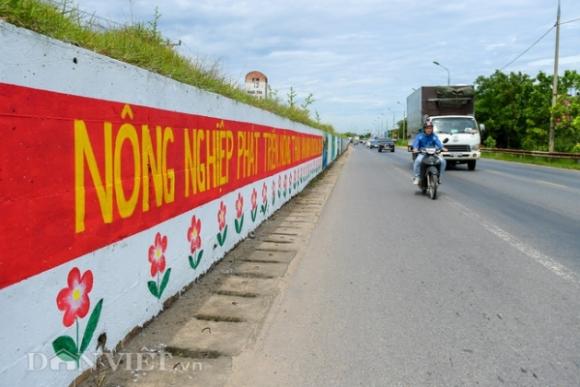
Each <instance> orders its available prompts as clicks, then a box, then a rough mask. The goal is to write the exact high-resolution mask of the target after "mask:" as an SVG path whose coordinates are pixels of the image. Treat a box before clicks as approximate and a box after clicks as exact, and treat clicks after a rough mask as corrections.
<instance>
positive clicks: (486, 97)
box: [475, 71, 580, 151]
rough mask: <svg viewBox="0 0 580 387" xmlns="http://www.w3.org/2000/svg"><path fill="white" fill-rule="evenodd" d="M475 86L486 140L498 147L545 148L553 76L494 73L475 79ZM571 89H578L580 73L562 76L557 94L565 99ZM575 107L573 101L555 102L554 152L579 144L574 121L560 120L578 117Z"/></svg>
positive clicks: (476, 109) (480, 120) (561, 99)
mask: <svg viewBox="0 0 580 387" xmlns="http://www.w3.org/2000/svg"><path fill="white" fill-rule="evenodd" d="M475 86H476V96H475V98H476V100H475V112H476V117H477V119H478V120H479V122H482V123H484V124H485V126H486V127H487V133H486V135H487V137H491V138H493V139H495V140H496V142H497V146H498V147H500V148H523V149H529V150H547V149H548V129H549V126H550V114H551V112H552V110H551V94H552V76H549V75H546V74H545V73H543V72H540V73H538V75H537V76H536V77H534V78H532V77H530V76H529V75H527V74H522V73H510V74H504V73H502V72H501V71H496V72H495V73H493V74H492V75H491V76H489V77H485V76H480V77H478V78H477V79H476V81H475ZM571 87H576V88H580V74H578V73H577V72H576V71H566V72H565V73H564V76H562V77H561V81H560V82H559V86H558V94H559V95H560V96H564V95H565V94H566V90H567V89H568V88H571ZM565 101H568V102H565ZM564 103H566V104H567V105H565V106H564V105H562V104H564ZM574 106H575V100H574V99H572V100H571V99H569V98H560V99H559V100H558V105H557V106H556V109H555V110H554V114H555V115H556V114H558V115H559V116H561V118H560V121H559V123H557V126H556V150H560V151H565V150H569V149H572V148H574V146H576V143H577V142H578V141H579V140H578V136H579V134H578V129H577V128H576V127H575V126H574V120H573V119H571V120H564V119H563V118H562V117H564V116H574V114H577V113H574V112H575V110H574V109H575V107H574Z"/></svg>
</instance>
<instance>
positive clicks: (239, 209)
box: [236, 193, 244, 219]
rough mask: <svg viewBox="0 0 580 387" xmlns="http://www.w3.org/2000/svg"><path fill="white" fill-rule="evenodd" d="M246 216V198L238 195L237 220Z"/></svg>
mask: <svg viewBox="0 0 580 387" xmlns="http://www.w3.org/2000/svg"><path fill="white" fill-rule="evenodd" d="M243 214H244V198H243V197H242V194H241V193H238V198H237V199H236V218H238V219H239V218H241V217H242V215H243Z"/></svg>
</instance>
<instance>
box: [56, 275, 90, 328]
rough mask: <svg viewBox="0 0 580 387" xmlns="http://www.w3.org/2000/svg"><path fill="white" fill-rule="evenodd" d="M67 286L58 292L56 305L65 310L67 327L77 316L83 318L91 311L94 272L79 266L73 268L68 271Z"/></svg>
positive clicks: (63, 321) (64, 321)
mask: <svg viewBox="0 0 580 387" xmlns="http://www.w3.org/2000/svg"><path fill="white" fill-rule="evenodd" d="M67 285H68V286H67V287H66V288H64V289H62V290H61V291H60V292H58V295H57V296H56V305H57V306H58V309H59V310H62V311H64V317H63V319H62V323H63V324H64V326H65V327H70V326H71V325H72V324H73V323H74V322H75V319H76V318H77V317H79V318H83V317H85V316H86V315H87V313H88V312H89V309H90V306H91V300H90V299H89V293H90V292H91V290H92V289H93V273H92V272H91V271H90V270H87V271H85V272H84V274H83V275H82V276H81V272H80V270H79V269H78V268H76V267H75V268H73V269H72V270H71V271H70V272H69V273H68V278H67Z"/></svg>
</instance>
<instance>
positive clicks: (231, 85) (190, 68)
mask: <svg viewBox="0 0 580 387" xmlns="http://www.w3.org/2000/svg"><path fill="white" fill-rule="evenodd" d="M0 18H2V19H3V20H4V21H6V22H8V23H11V24H14V25H16V26H19V27H23V28H27V29H30V30H32V31H36V32H38V33H41V34H43V35H47V36H50V37H52V38H55V39H59V40H62V41H65V42H69V43H72V44H75V45H78V46H81V47H84V48H87V49H90V50H93V51H95V52H97V53H99V54H103V55H106V56H109V57H111V58H114V59H117V60H120V61H123V62H126V63H130V64H133V65H136V66H139V67H142V68H144V69H147V70H150V71H153V72H156V73H159V74H161V75H164V76H166V77H169V78H172V79H174V80H176V81H179V82H182V83H186V84H189V85H192V86H195V87H198V88H200V89H204V90H207V91H210V92H213V93H217V94H221V95H223V96H226V97H229V98H232V99H234V100H237V101H239V102H242V103H246V104H248V105H252V106H255V107H258V108H260V109H264V110H267V111H270V112H272V113H275V114H277V115H279V116H282V117H286V118H289V119H290V120H292V121H296V122H299V123H302V124H305V125H309V126H312V127H315V128H318V129H321V130H324V131H326V132H329V133H334V128H333V127H332V126H331V125H328V124H324V123H321V122H320V117H319V116H318V113H317V112H316V114H315V117H314V118H313V117H312V116H311V112H310V110H309V107H310V105H311V104H312V103H313V102H314V99H313V97H312V95H309V96H308V97H307V98H306V99H305V101H304V103H302V104H298V103H297V101H296V98H297V94H296V91H295V90H294V89H291V91H290V93H289V95H288V101H287V102H286V101H283V100H282V99H280V98H279V97H278V96H277V94H276V93H272V96H271V97H270V98H268V99H258V98H255V97H253V96H250V95H248V94H247V93H246V92H245V91H244V90H242V89H241V88H240V87H239V86H238V85H237V84H236V83H235V82H234V81H232V80H230V79H228V78H227V77H226V76H224V75H223V74H220V72H219V69H218V66H217V65H213V66H207V65H204V64H203V63H201V62H200V61H196V60H194V59H191V58H188V57H186V56H184V55H181V54H180V53H178V52H177V50H176V48H175V44H173V43H171V42H170V41H169V40H167V39H165V38H164V37H163V36H162V35H161V33H160V31H159V29H158V22H159V18H160V15H159V13H158V12H157V11H156V12H155V16H154V19H153V20H152V21H150V22H146V23H136V24H132V25H111V26H107V28H102V26H100V25H99V22H98V18H96V17H93V18H91V17H89V18H87V17H85V16H84V15H83V14H82V13H81V11H79V10H78V9H76V8H74V7H72V6H71V2H67V1H63V2H61V3H58V4H57V3H49V2H43V1H39V0H0Z"/></svg>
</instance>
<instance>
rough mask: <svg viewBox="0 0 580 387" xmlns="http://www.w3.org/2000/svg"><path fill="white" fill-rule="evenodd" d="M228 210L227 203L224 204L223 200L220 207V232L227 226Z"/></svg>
mask: <svg viewBox="0 0 580 387" xmlns="http://www.w3.org/2000/svg"><path fill="white" fill-rule="evenodd" d="M226 210H227V208H226V205H225V204H224V202H221V203H220V209H219V211H218V226H219V229H220V232H221V231H222V230H223V229H224V227H225V226H226Z"/></svg>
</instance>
